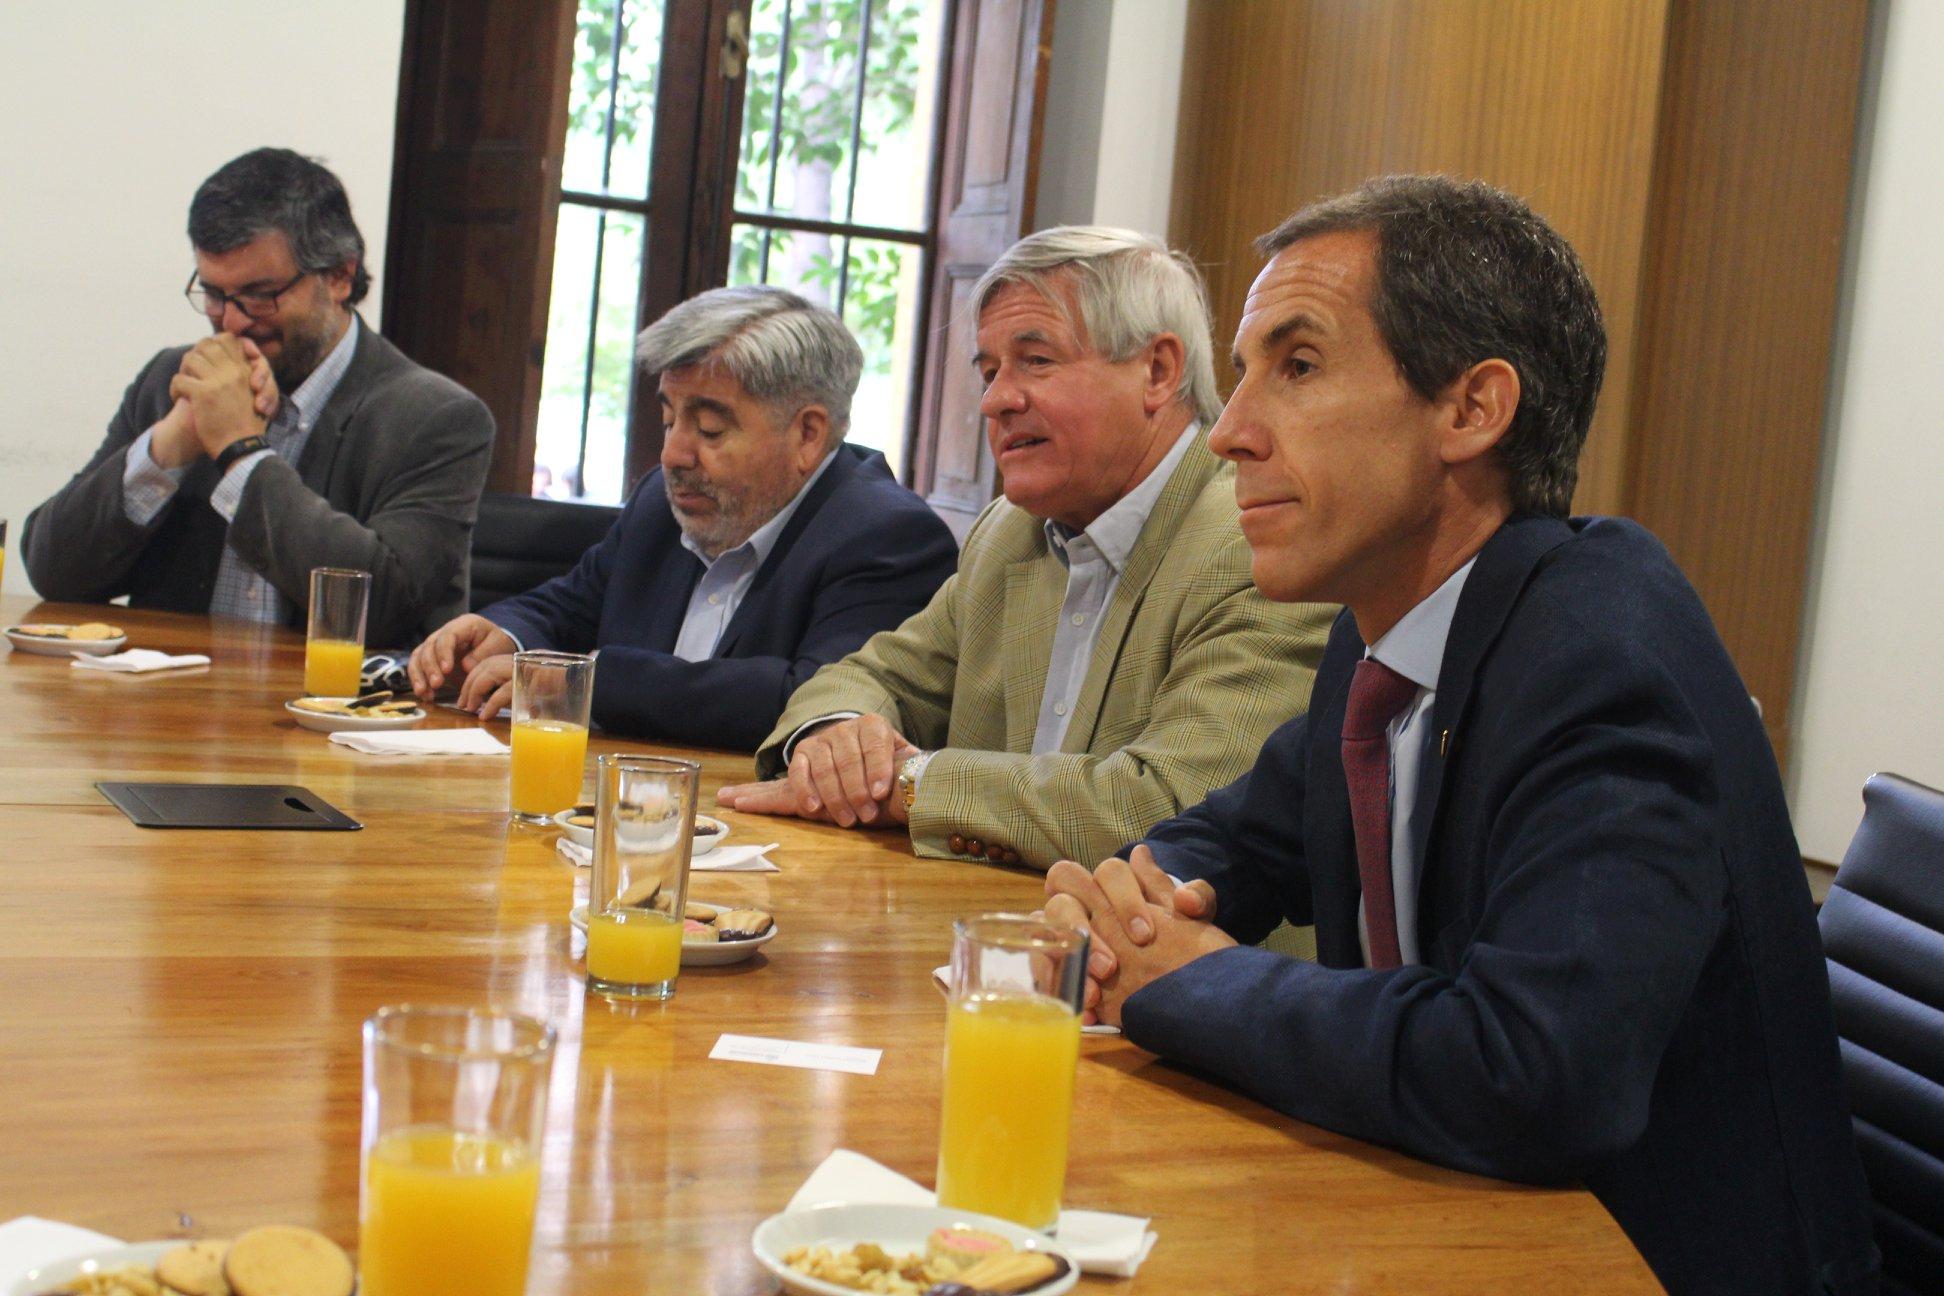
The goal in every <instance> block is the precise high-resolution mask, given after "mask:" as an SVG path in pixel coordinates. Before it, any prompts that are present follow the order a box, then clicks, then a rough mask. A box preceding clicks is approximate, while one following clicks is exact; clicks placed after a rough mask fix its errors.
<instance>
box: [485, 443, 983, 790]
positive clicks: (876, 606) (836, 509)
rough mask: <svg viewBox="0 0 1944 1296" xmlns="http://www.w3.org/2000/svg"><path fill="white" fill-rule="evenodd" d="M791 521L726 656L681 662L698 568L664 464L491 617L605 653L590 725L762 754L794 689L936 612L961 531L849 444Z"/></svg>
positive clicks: (730, 632)
mask: <svg viewBox="0 0 1944 1296" xmlns="http://www.w3.org/2000/svg"><path fill="white" fill-rule="evenodd" d="M836 456H837V457H836V459H835V460H834V461H833V462H832V463H831V465H830V468H829V470H828V471H826V472H825V473H824V475H823V476H822V477H820V478H818V479H817V483H816V485H814V486H812V487H811V488H810V493H809V494H808V495H806V496H804V499H803V503H802V504H801V505H800V506H799V507H798V508H797V511H796V512H795V513H794V514H792V515H791V517H790V521H789V524H788V525H787V526H785V527H784V528H783V534H782V535H780V536H778V537H777V541H776V546H775V547H774V548H773V549H771V550H770V554H769V557H768V558H767V559H766V560H765V561H764V562H763V565H762V566H761V567H760V568H758V569H757V571H756V577H755V580H754V581H753V582H752V583H751V584H750V587H749V592H748V593H747V594H746V595H744V596H743V601H742V604H741V605H740V606H739V607H737V609H736V614H735V616H733V617H731V618H730V620H729V624H728V625H727V626H726V627H724V629H723V632H722V638H721V640H720V641H719V642H718V643H717V644H716V649H715V655H714V656H713V657H711V658H710V659H709V660H707V661H699V662H690V661H683V660H682V659H681V658H679V657H676V656H675V655H674V648H675V640H676V638H677V636H679V635H680V634H681V631H682V618H683V616H684V615H685V614H686V613H687V611H688V601H689V595H690V594H692V593H693V592H694V590H695V583H696V581H698V580H700V579H701V576H702V562H701V560H700V559H698V558H697V557H696V556H695V555H694V554H692V553H690V552H689V551H688V550H686V549H684V548H683V547H682V543H681V535H682V532H681V527H680V525H679V524H678V523H677V522H676V521H675V515H674V513H673V512H672V511H671V510H670V508H669V506H668V496H667V494H666V493H665V492H664V490H663V488H662V472H661V469H659V468H657V469H655V471H653V472H651V473H649V474H648V476H647V477H646V478H644V479H643V480H642V482H641V484H640V485H639V486H638V487H636V488H635V492H634V494H633V495H632V496H631V497H630V498H629V500H628V504H627V507H626V508H625V509H623V510H622V513H621V516H620V518H618V519H617V520H616V521H615V524H614V526H613V528H612V529H611V530H609V532H608V533H607V536H606V538H605V539H603V540H602V541H601V543H599V544H597V545H595V546H594V547H593V548H592V549H589V550H588V551H587V553H586V554H584V555H582V557H581V560H580V562H579V563H578V564H577V565H576V566H575V567H574V569H573V570H572V571H569V572H567V573H566V574H565V575H563V576H557V577H555V578H554V579H553V580H550V581H548V582H547V583H546V584H544V585H541V586H540V587H538V588H537V589H534V590H531V591H529V592H528V593H525V594H521V595H519V596H517V597H515V598H510V599H506V600H503V601H502V602H499V603H495V604H493V605H492V606H491V607H488V608H485V609H483V610H482V612H481V615H482V616H484V617H485V618H486V619H487V620H489V621H491V622H493V624H495V625H497V626H499V627H500V628H501V629H503V630H506V631H507V632H508V633H510V634H512V635H513V636H514V638H516V639H518V640H519V641H520V642H521V643H522V644H523V645H525V646H526V647H528V648H556V649H561V650H563V651H567V652H592V651H593V650H594V649H595V648H597V647H598V648H599V649H600V650H601V658H600V663H599V664H598V665H597V666H596V667H595V669H594V707H593V710H594V722H595V723H596V724H598V725H600V726H601V727H602V728H604V729H607V730H609V731H611V732H615V733H627V734H634V735H637V736H640V737H644V738H657V739H662V740H665V741H668V742H676V743H685V744H691V745H695V746H702V747H728V748H734V749H737V750H741V751H754V750H755V748H756V744H757V743H759V742H761V741H762V740H763V738H764V737H765V736H766V735H767V734H768V733H769V731H770V730H771V728H773V727H774V726H775V724H776V718H777V716H779V715H781V714H782V713H783V704H784V703H785V702H786V701H788V700H789V696H790V694H791V693H792V692H793V691H794V690H795V689H796V687H797V685H799V684H801V683H803V681H805V680H807V679H809V678H810V677H811V676H812V675H813V674H815V673H816V671H817V669H818V667H820V666H823V665H825V664H826V663H829V662H833V661H836V660H837V659H838V658H839V657H842V656H844V655H845V654H847V653H850V652H852V651H854V650H855V649H856V648H858V647H859V646H860V645H862V644H863V642H864V641H865V640H866V639H868V638H870V637H871V636H872V635H873V634H876V633H877V632H878V631H879V630H888V629H890V628H891V627H893V626H896V625H898V624H900V623H901V622H903V621H904V619H905V618H906V617H908V616H910V615H912V614H913V613H914V612H917V611H919V610H920V609H921V608H923V607H924V606H925V605H926V604H927V603H929V602H930V601H931V596H932V595H933V593H935V592H936V591H937V589H938V587H939V586H940V585H942V584H944V583H945V579H946V577H948V576H950V575H951V574H952V572H953V570H954V568H955V567H956V566H957V564H958V548H957V546H956V544H955V543H954V542H953V540H952V533H951V532H950V531H949V530H947V529H946V527H945V524H944V523H943V522H941V521H939V519H938V515H937V514H935V513H933V512H932V511H931V509H930V508H928V507H927V506H926V504H925V502H924V501H923V500H921V499H919V498H918V497H917V496H916V495H913V494H912V493H911V492H910V491H908V490H906V489H905V488H904V487H903V486H900V485H899V484H898V483H897V481H896V480H895V479H894V478H893V477H892V476H891V471H890V469H889V467H888V466H887V465H886V464H885V462H884V456H883V455H881V454H879V453H877V451H875V450H866V449H863V448H861V447H857V446H848V445H847V446H842V447H840V448H839V449H838V450H837V452H836Z"/></svg>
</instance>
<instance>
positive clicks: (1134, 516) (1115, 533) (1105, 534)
mask: <svg viewBox="0 0 1944 1296" xmlns="http://www.w3.org/2000/svg"><path fill="white" fill-rule="evenodd" d="M1200 435H1201V425H1200V424H1199V423H1190V424H1189V425H1188V426H1187V427H1186V428H1184V429H1182V431H1181V433H1180V434H1179V435H1177V436H1176V437H1175V443H1174V446H1173V448H1171V449H1170V450H1169V451H1168V453H1167V454H1166V456H1164V457H1163V458H1162V460H1161V462H1160V463H1158V464H1156V465H1155V466H1154V469H1153V471H1151V472H1149V473H1148V475H1147V476H1146V477H1143V478H1142V479H1141V482H1140V484H1139V485H1137V486H1136V487H1135V488H1134V489H1133V490H1131V491H1129V492H1127V494H1125V495H1123V496H1121V497H1120V498H1119V499H1118V500H1116V501H1114V503H1113V505H1112V506H1110V507H1109V508H1108V509H1107V511H1106V512H1105V513H1102V514H1101V515H1100V516H1099V517H1097V518H1095V519H1094V520H1093V521H1092V522H1091V523H1089V524H1088V526H1087V528H1086V530H1084V531H1075V530H1074V529H1073V528H1072V527H1069V526H1067V525H1065V524H1064V523H1061V522H1055V521H1053V520H1051V519H1050V518H1049V519H1047V520H1046V522H1045V523H1044V524H1043V525H1044V526H1045V528H1046V543H1047V545H1048V547H1049V548H1051V549H1052V551H1053V553H1054V556H1055V557H1057V558H1058V559H1059V560H1060V563H1061V565H1063V566H1064V567H1065V568H1066V569H1067V587H1066V598H1065V600H1064V601H1063V602H1062V603H1061V604H1060V624H1059V628H1058V629H1057V630H1055V631H1054V633H1053V654H1052V657H1051V658H1050V659H1049V661H1048V663H1047V667H1046V690H1045V692H1043V693H1042V694H1041V695H1040V709H1039V723H1038V724H1036V725H1035V726H1034V728H1033V755H1035V756H1043V755H1046V754H1047V753H1049V752H1057V751H1059V750H1060V744H1061V743H1062V742H1064V741H1065V740H1066V731H1067V725H1068V723H1069V722H1070V721H1071V720H1072V719H1073V704H1074V702H1075V700H1076V699H1078V698H1079V696H1080V689H1081V686H1082V685H1083V684H1085V683H1086V680H1087V667H1088V665H1089V664H1090V663H1091V662H1092V660H1093V650H1094V645H1095V644H1097V643H1098V642H1099V641H1100V619H1101V614H1102V613H1104V612H1105V611H1106V610H1107V604H1108V603H1109V602H1111V601H1112V600H1113V597H1114V591H1115V590H1117V589H1119V588H1120V578H1121V570H1122V569H1123V568H1125V567H1126V566H1127V560H1128V557H1129V556H1130V555H1132V554H1133V552H1134V546H1135V545H1137V544H1139V543H1140V540H1141V531H1142V529H1143V528H1144V527H1146V526H1147V520H1148V515H1149V514H1151V513H1153V512H1154V502H1155V501H1156V500H1158V499H1160V498H1161V492H1162V491H1163V490H1164V489H1166V487H1167V485H1168V479H1169V478H1170V477H1172V476H1174V470H1175V468H1176V466H1177V465H1179V464H1180V463H1181V458H1182V456H1183V455H1185V454H1187V453H1188V447H1189V446H1190V445H1192V444H1194V441H1195V438H1197V437H1199V436H1200Z"/></svg>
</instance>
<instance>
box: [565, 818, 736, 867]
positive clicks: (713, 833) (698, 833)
mask: <svg viewBox="0 0 1944 1296" xmlns="http://www.w3.org/2000/svg"><path fill="white" fill-rule="evenodd" d="M587 813H589V811H588V808H587V807H586V806H569V807H567V808H566V809H565V810H562V811H560V812H558V813H557V814H555V815H554V817H553V821H554V826H555V827H557V828H559V829H560V835H561V836H563V837H565V838H566V839H567V840H568V841H570V842H572V843H574V845H576V846H585V847H586V848H587V849H588V850H593V849H594V830H593V829H592V828H583V827H581V826H580V825H579V824H571V823H568V822H567V821H568V820H569V819H570V818H572V817H573V816H575V815H577V814H587ZM728 840H729V825H728V824H726V823H724V822H722V820H720V819H717V818H715V817H714V816H713V815H705V814H699V815H697V816H695V836H694V837H693V838H692V839H691V840H690V843H689V858H690V859H696V858H698V857H700V856H703V855H707V854H708V853H709V852H710V851H712V850H714V849H715V848H716V847H718V846H720V845H722V843H723V842H725V841H728Z"/></svg>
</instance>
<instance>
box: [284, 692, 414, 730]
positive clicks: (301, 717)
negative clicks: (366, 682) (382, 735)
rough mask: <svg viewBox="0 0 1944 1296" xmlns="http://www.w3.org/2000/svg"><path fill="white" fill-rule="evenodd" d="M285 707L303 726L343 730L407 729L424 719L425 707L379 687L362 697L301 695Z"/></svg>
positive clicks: (410, 698) (285, 704) (306, 727)
mask: <svg viewBox="0 0 1944 1296" xmlns="http://www.w3.org/2000/svg"><path fill="white" fill-rule="evenodd" d="M284 710H286V711H288V712H290V714H291V718H292V719H294V720H296V721H297V723H298V725H299V726H300V727H302V728H305V729H312V730H315V731H316V732H318V733H344V732H347V731H354V730H369V729H410V728H411V727H412V726H413V725H415V724H417V723H418V722H419V721H421V720H423V719H425V708H424V707H421V706H420V705H419V704H418V700H417V699H416V698H412V697H402V698H401V697H394V696H392V695H391V694H390V693H388V692H385V691H383V690H380V691H379V692H376V693H367V694H365V695H364V696H363V697H354V698H344V697H301V698H298V699H296V700H295V701H293V702H286V703H284Z"/></svg>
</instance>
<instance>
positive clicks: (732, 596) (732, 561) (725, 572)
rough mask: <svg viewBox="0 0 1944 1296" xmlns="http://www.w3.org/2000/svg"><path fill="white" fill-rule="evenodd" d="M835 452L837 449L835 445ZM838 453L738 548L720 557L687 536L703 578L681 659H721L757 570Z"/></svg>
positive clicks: (685, 625) (691, 605)
mask: <svg viewBox="0 0 1944 1296" xmlns="http://www.w3.org/2000/svg"><path fill="white" fill-rule="evenodd" d="M831 449H832V450H835V449H836V447H835V446H833V447H831ZM836 457H837V456H836V455H835V454H826V455H824V460H823V462H822V463H820V464H818V465H817V470H816V471H815V472H813V473H811V474H810V477H809V479H808V480H807V481H805V482H804V483H803V485H802V486H801V487H799V488H798V489H797V493H796V494H795V495H792V496H791V497H790V502H789V503H788V504H785V505H784V506H783V507H782V508H780V509H778V510H777V511H776V516H775V517H772V518H771V519H770V520H769V521H767V522H765V523H763V525H761V526H759V527H757V528H756V530H755V532H754V533H753V534H752V535H751V536H750V537H749V539H747V540H745V541H743V542H742V543H741V544H739V545H737V546H736V547H735V548H734V549H725V550H723V551H722V552H721V553H720V554H717V555H716V556H715V557H714V558H710V557H709V556H708V555H707V554H705V553H704V552H703V551H702V546H701V545H699V544H697V543H695V541H693V540H691V539H690V538H689V534H688V532H686V531H684V532H682V548H684V549H686V550H688V551H689V552H690V553H692V554H694V555H695V556H696V557H697V558H698V559H700V560H701V562H702V578H701V579H700V580H698V581H696V582H695V591H694V592H693V593H692V594H690V595H689V601H688V611H687V612H685V613H683V615H682V632H681V633H680V634H679V635H677V636H676V637H675V655H676V656H677V657H680V658H681V659H682V660H683V661H707V660H708V659H709V658H711V657H713V656H714V655H715V647H716V644H717V643H719V642H721V640H722V632H723V631H724V630H726V629H728V627H729V622H730V620H731V619H732V618H734V616H735V615H736V609H737V608H739V607H741V606H742V601H743V597H744V596H745V595H747V594H748V593H749V587H750V586H751V585H752V584H754V583H755V581H756V571H757V569H758V568H760V567H761V566H762V565H763V562H764V560H765V559H767V558H768V557H769V556H770V551H771V550H772V549H774V548H776V540H777V537H778V536H780V535H782V534H783V528H784V527H786V526H788V525H789V524H790V516H791V515H792V514H793V513H795V512H796V511H797V506H798V505H800V504H802V503H803V497H804V496H805V495H808V494H809V493H810V488H811V487H812V486H815V485H816V484H817V479H818V478H819V477H822V476H823V475H824V473H825V472H827V471H828V470H829V468H830V463H831V460H833V459H835V458H836Z"/></svg>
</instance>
